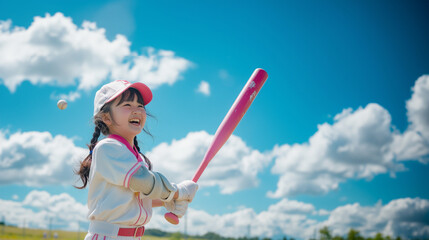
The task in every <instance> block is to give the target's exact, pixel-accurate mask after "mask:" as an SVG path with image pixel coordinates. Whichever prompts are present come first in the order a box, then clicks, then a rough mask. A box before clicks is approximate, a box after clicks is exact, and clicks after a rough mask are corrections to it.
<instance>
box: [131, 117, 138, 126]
mask: <svg viewBox="0 0 429 240" xmlns="http://www.w3.org/2000/svg"><path fill="white" fill-rule="evenodd" d="M129 122H130V123H131V124H137V125H140V119H138V118H133V119H130V121H129Z"/></svg>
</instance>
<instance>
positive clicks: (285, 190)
mask: <svg viewBox="0 0 429 240" xmlns="http://www.w3.org/2000/svg"><path fill="white" fill-rule="evenodd" d="M334 120H335V122H334V123H333V124H328V123H324V124H322V125H319V126H318V131H317V132H316V133H315V134H314V135H313V136H312V137H311V138H310V140H309V142H308V143H304V144H295V145H292V146H290V145H283V146H276V147H275V148H274V150H273V153H272V154H273V156H274V157H275V158H276V160H275V165H274V166H273V168H272V170H271V171H272V172H273V173H274V174H279V175H280V179H279V182H278V188H277V190H276V192H274V193H272V192H270V193H269V196H270V197H282V196H290V195H297V194H303V193H304V194H308V193H309V194H323V193H327V192H329V191H331V190H334V189H337V188H338V185H339V183H341V182H344V181H346V180H347V179H350V178H355V179H361V178H365V179H371V178H372V177H374V176H376V175H378V174H382V173H386V172H390V173H391V174H394V173H395V172H397V171H401V170H403V169H404V167H403V166H402V165H401V164H399V163H397V162H396V161H395V159H394V154H393V153H392V152H391V151H390V144H391V143H392V142H393V133H392V131H391V117H390V115H389V113H388V112H387V111H386V110H385V109H384V108H382V107H381V106H379V105H377V104H368V106H366V107H365V108H359V109H357V110H356V111H354V112H353V111H352V110H351V109H345V110H344V111H343V112H342V113H340V114H338V115H336V116H335V118H334Z"/></svg>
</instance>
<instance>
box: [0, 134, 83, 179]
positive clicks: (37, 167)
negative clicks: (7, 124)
mask: <svg viewBox="0 0 429 240" xmlns="http://www.w3.org/2000/svg"><path fill="white" fill-rule="evenodd" d="M85 154H87V150H85V149H83V148H80V147H76V146H75V145H74V143H73V141H72V140H70V139H68V138H66V137H64V136H61V135H57V136H55V137H54V136H52V135H51V134H50V133H48V132H24V133H21V132H17V133H14V134H11V135H9V134H7V133H5V132H3V131H0V166H1V168H0V184H24V185H28V186H41V185H45V184H67V185H72V184H74V181H73V179H75V178H74V177H73V170H74V169H75V168H76V167H77V165H78V162H79V161H81V160H83V158H84V157H85Z"/></svg>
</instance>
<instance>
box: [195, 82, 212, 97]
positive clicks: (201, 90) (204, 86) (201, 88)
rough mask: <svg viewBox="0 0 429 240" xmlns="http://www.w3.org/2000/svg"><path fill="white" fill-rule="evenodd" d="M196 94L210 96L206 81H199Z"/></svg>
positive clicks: (208, 85)
mask: <svg viewBox="0 0 429 240" xmlns="http://www.w3.org/2000/svg"><path fill="white" fill-rule="evenodd" d="M197 92H199V93H202V94H203V95H206V96H210V84H209V83H208V82H206V81H201V82H200V85H198V89H197Z"/></svg>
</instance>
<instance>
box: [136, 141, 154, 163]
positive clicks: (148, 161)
mask: <svg viewBox="0 0 429 240" xmlns="http://www.w3.org/2000/svg"><path fill="white" fill-rule="evenodd" d="M134 146H135V147H136V149H137V151H138V152H139V153H140V154H141V155H142V156H143V158H144V161H145V162H146V164H147V165H148V166H149V170H152V162H151V161H150V160H149V158H147V157H146V156H145V155H144V154H143V153H141V152H140V147H139V143H138V141H137V136H136V137H134Z"/></svg>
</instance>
